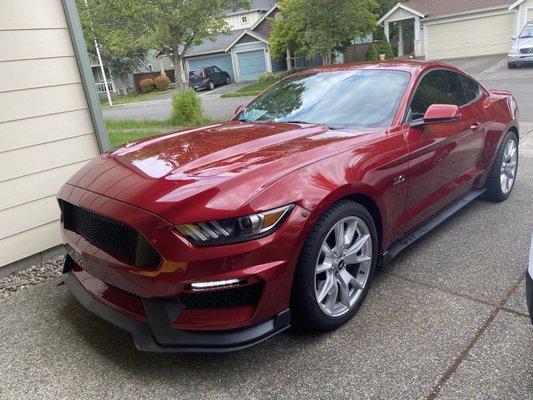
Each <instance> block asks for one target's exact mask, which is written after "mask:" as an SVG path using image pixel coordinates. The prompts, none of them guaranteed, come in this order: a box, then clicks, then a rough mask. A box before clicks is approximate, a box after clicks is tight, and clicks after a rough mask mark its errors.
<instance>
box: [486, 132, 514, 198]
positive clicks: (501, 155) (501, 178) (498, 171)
mask: <svg viewBox="0 0 533 400" xmlns="http://www.w3.org/2000/svg"><path fill="white" fill-rule="evenodd" d="M517 172H518V137H517V136H516V133H514V132H513V131H509V132H507V134H506V135H505V137H504V138H503V140H502V144H501V145H500V148H499V149H498V152H497V153H496V157H495V158H494V162H493V164H492V167H491V169H490V172H489V175H488V177H487V182H486V185H485V186H486V188H487V193H486V196H485V197H486V198H487V199H488V200H490V201H495V202H501V201H505V200H507V199H508V198H509V196H510V195H511V192H512V191H513V188H514V184H515V182H516V175H517Z"/></svg>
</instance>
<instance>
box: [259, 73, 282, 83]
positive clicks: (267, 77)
mask: <svg viewBox="0 0 533 400" xmlns="http://www.w3.org/2000/svg"><path fill="white" fill-rule="evenodd" d="M288 74H289V72H288V71H279V72H268V71H267V72H263V73H262V74H261V75H259V78H257V80H258V81H259V82H275V81H279V80H280V79H283V78H285V77H286V76H287V75H288Z"/></svg>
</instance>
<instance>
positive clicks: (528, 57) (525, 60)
mask: <svg viewBox="0 0 533 400" xmlns="http://www.w3.org/2000/svg"><path fill="white" fill-rule="evenodd" d="M507 62H508V63H509V64H515V65H521V64H530V63H533V54H522V53H509V54H507Z"/></svg>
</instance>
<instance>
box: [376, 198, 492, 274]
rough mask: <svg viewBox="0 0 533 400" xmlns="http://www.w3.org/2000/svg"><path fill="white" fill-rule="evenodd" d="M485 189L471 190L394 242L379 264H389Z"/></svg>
mask: <svg viewBox="0 0 533 400" xmlns="http://www.w3.org/2000/svg"><path fill="white" fill-rule="evenodd" d="M485 191H486V189H480V190H473V191H471V192H470V193H468V194H467V195H466V196H464V197H462V198H460V199H459V200H457V201H455V202H454V203H453V204H451V205H450V206H448V207H447V208H445V209H444V210H442V211H441V212H439V213H438V214H437V215H435V216H434V217H432V218H431V219H429V220H427V221H426V222H424V223H423V224H422V225H420V226H419V227H418V228H416V229H415V230H413V231H411V233H409V234H408V235H406V236H404V237H403V238H401V239H400V240H398V241H396V242H394V243H393V244H392V245H390V246H389V248H388V249H387V250H385V252H384V253H383V254H382V255H381V260H380V261H381V262H380V263H379V265H380V266H385V265H387V264H389V263H390V262H391V261H392V260H393V259H394V257H396V256H397V255H398V254H399V253H400V252H401V251H402V250H404V249H405V248H406V247H409V246H410V245H412V244H413V243H414V242H416V241H417V240H418V239H420V238H421V237H423V236H424V235H426V234H427V233H429V232H431V231H432V230H433V229H434V228H436V227H437V226H439V225H440V224H442V223H443V222H444V221H446V220H447V219H448V218H450V217H451V216H452V215H454V214H455V213H456V212H458V211H459V210H461V209H462V208H463V207H466V206H467V205H468V204H470V203H471V202H472V201H474V200H475V199H477V198H478V197H479V196H481V195H482V194H483V193H485Z"/></svg>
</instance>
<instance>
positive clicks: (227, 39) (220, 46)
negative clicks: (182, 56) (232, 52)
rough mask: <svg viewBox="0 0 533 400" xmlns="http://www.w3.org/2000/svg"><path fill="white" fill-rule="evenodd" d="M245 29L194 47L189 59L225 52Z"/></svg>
mask: <svg viewBox="0 0 533 400" xmlns="http://www.w3.org/2000/svg"><path fill="white" fill-rule="evenodd" d="M244 31H245V29H239V30H236V31H231V33H230V34H228V35H226V34H223V33H221V34H219V35H218V36H217V37H216V38H215V40H214V41H211V40H205V41H204V42H203V43H202V44H200V45H198V46H194V47H193V48H191V49H190V50H189V51H188V52H187V57H191V56H194V55H200V54H206V53H216V52H219V51H224V50H225V49H226V47H228V45H229V44H230V43H231V42H233V41H234V40H235V39H236V38H237V37H238V36H239V35H240V34H241V33H242V32H244Z"/></svg>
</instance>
